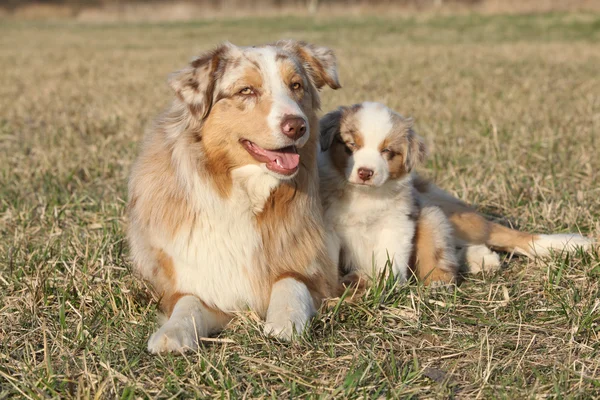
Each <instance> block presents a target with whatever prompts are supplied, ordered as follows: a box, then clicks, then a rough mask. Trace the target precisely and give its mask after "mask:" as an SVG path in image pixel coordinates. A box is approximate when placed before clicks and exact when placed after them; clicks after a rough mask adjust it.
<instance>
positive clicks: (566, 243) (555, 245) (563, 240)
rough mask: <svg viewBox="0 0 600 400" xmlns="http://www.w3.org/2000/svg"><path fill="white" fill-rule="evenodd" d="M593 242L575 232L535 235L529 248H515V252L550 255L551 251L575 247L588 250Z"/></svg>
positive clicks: (573, 248)
mask: <svg viewBox="0 0 600 400" xmlns="http://www.w3.org/2000/svg"><path fill="white" fill-rule="evenodd" d="M593 244H594V241H593V240H592V239H589V238H586V237H585V236H581V235H578V234H576V233H564V234H555V235H536V237H535V239H534V240H533V241H532V242H531V244H530V245H529V247H530V248H529V249H516V252H518V253H519V252H520V253H522V254H525V255H527V256H530V257H546V256H548V255H550V253H551V252H552V251H554V252H561V251H567V252H570V251H574V250H576V249H577V248H583V249H584V250H589V249H590V248H591V247H592V245H593Z"/></svg>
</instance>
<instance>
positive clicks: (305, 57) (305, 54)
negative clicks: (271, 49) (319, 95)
mask: <svg viewBox="0 0 600 400" xmlns="http://www.w3.org/2000/svg"><path fill="white" fill-rule="evenodd" d="M275 46H277V47H281V48H282V49H284V50H286V51H289V52H290V53H293V54H295V55H296V56H297V57H298V58H299V59H300V60H301V61H302V64H303V66H304V68H305V69H306V72H307V73H308V74H309V75H310V77H311V80H312V81H313V83H314V85H315V86H316V88H317V89H321V88H322V87H323V86H325V85H328V86H329V87H330V88H332V89H339V88H341V87H342V86H341V85H340V81H339V79H338V72H337V61H336V58H335V54H334V52H333V50H331V49H330V48H328V47H323V46H315V45H312V44H309V43H305V42H299V41H295V40H280V41H278V42H276V43H275Z"/></svg>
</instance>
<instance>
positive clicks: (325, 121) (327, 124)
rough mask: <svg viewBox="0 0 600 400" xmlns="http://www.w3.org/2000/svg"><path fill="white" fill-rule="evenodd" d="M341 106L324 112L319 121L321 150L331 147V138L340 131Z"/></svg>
mask: <svg viewBox="0 0 600 400" xmlns="http://www.w3.org/2000/svg"><path fill="white" fill-rule="evenodd" d="M343 113H344V109H343V108H339V109H337V110H335V111H332V112H330V113H329V114H325V116H323V118H321V121H319V131H320V139H319V140H320V144H321V151H326V150H328V149H329V147H331V144H332V143H333V139H334V138H335V136H336V135H338V134H339V133H340V124H341V123H342V115H343Z"/></svg>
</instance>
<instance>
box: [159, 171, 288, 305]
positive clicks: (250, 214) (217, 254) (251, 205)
mask: <svg viewBox="0 0 600 400" xmlns="http://www.w3.org/2000/svg"><path fill="white" fill-rule="evenodd" d="M255 172H256V171H255ZM236 177H239V176H238V175H237V174H236ZM270 178H271V177H269V176H266V175H264V174H262V176H259V175H257V174H249V173H248V171H245V174H244V185H242V184H240V183H241V182H240V181H239V180H237V181H235V185H234V188H233V192H232V195H231V197H230V198H229V199H227V200H225V201H223V200H219V201H213V202H211V201H208V199H207V201H205V202H204V204H203V207H201V211H200V213H199V215H198V217H197V219H196V221H195V224H194V225H193V226H192V228H191V229H190V230H189V231H187V232H186V231H181V232H179V234H178V236H177V238H176V240H174V241H173V243H172V246H173V248H172V249H167V251H168V253H169V254H172V255H176V256H174V257H173V258H174V260H173V261H174V263H175V266H176V271H177V277H176V279H177V288H178V290H179V291H180V292H182V293H188V294H194V295H196V296H198V297H199V298H200V299H203V300H204V299H210V302H211V304H209V306H212V307H215V308H218V309H220V310H223V311H239V310H244V309H246V308H248V307H250V308H252V309H254V310H257V311H259V312H260V311H261V310H262V309H263V308H264V307H265V305H264V304H256V303H257V302H260V301H261V300H262V296H259V295H257V293H256V290H257V288H256V287H253V286H252V282H261V281H263V282H264V281H265V279H267V277H266V273H265V271H264V268H262V267H263V266H262V265H260V260H262V258H261V257H258V253H257V252H260V251H261V249H262V237H261V234H260V231H259V230H258V228H257V224H256V221H255V215H256V213H257V212H260V211H261V210H262V206H263V205H264V203H265V201H266V200H267V199H268V197H269V195H270V192H271V190H272V188H273V187H274V186H275V183H277V181H274V180H273V179H270ZM211 204H212V206H211ZM263 275H265V276H263Z"/></svg>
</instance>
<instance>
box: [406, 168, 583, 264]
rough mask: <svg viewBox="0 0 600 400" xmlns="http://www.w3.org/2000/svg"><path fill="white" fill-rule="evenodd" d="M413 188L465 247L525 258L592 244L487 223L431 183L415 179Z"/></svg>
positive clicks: (567, 236)
mask: <svg viewBox="0 0 600 400" xmlns="http://www.w3.org/2000/svg"><path fill="white" fill-rule="evenodd" d="M414 185H415V188H416V189H417V191H418V192H419V194H420V197H421V199H422V201H423V203H424V204H428V205H435V206H438V207H440V208H441V209H442V210H443V211H444V214H446V216H447V217H448V219H449V220H450V222H451V223H452V227H453V229H454V232H455V234H456V236H457V238H458V239H459V240H460V241H462V242H465V243H466V244H483V245H487V246H489V247H491V248H494V249H497V250H502V251H507V252H514V253H515V254H521V255H525V256H527V257H531V258H535V257H545V256H548V255H549V254H550V253H551V252H552V251H555V252H560V251H567V252H569V251H573V250H576V249H577V248H580V247H581V248H583V249H584V250H587V249H590V248H591V247H592V245H593V244H594V241H593V240H592V239H590V238H587V237H585V236H582V235H579V234H576V233H567V234H554V235H541V234H532V233H527V232H521V231H518V230H515V229H511V228H508V227H506V226H503V225H500V224H497V223H495V222H491V221H488V220H487V219H485V218H484V217H483V216H482V215H480V214H479V213H478V212H477V211H476V210H474V209H473V208H472V207H470V206H469V205H467V204H465V203H463V202H462V201H460V200H459V199H457V198H456V197H453V196H452V195H450V194H449V193H447V192H445V191H443V190H442V189H440V188H439V187H437V186H436V185H434V184H433V183H431V182H428V181H425V180H423V179H421V178H420V177H418V176H416V177H415V179H414Z"/></svg>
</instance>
